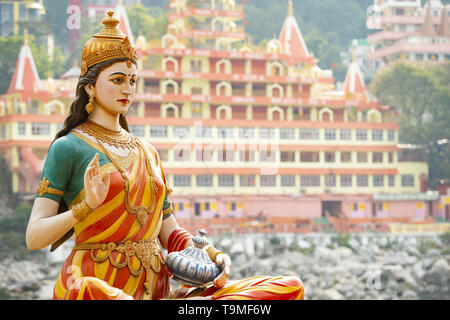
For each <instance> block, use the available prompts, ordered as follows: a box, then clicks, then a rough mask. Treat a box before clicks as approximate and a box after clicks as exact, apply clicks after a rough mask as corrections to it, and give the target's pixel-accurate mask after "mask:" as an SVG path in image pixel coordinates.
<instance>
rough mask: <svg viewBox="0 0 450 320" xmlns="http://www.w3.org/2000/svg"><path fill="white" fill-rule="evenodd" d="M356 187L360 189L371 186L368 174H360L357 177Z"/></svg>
mask: <svg viewBox="0 0 450 320" xmlns="http://www.w3.org/2000/svg"><path fill="white" fill-rule="evenodd" d="M356 185H357V186H358V187H367V186H369V177H368V176H367V175H366V174H360V175H357V176H356Z"/></svg>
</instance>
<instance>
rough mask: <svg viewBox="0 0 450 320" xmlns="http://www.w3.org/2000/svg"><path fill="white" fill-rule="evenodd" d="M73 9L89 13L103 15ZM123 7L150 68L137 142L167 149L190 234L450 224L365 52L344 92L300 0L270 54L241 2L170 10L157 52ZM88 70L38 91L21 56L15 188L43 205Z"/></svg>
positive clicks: (119, 10) (12, 122) (136, 111)
mask: <svg viewBox="0 0 450 320" xmlns="http://www.w3.org/2000/svg"><path fill="white" fill-rule="evenodd" d="M72 2H74V3H75V2H78V5H81V8H82V11H83V12H89V8H93V7H94V6H98V5H99V1H96V2H95V5H94V4H92V3H91V2H89V1H86V4H85V3H84V1H83V2H82V3H81V1H72ZM105 2H106V1H105ZM403 2H408V1H402V3H403ZM414 2H415V1H414ZM115 3H116V4H117V6H116V7H115V8H116V9H115V12H116V17H118V18H119V19H120V20H121V24H120V25H121V28H122V31H123V32H124V33H125V34H127V35H128V36H129V37H130V38H131V39H133V41H134V42H135V44H136V46H137V48H138V52H139V54H140V56H141V61H140V66H139V74H140V78H139V80H138V85H137V86H138V87H137V94H136V98H135V101H134V103H133V106H132V108H131V109H130V111H129V114H128V115H127V119H128V122H129V125H130V130H131V131H132V132H133V133H134V134H135V135H136V136H138V137H140V138H142V139H145V140H147V141H149V142H150V143H152V144H153V145H154V146H155V147H156V148H157V149H158V151H159V154H160V156H161V159H162V161H163V164H164V169H165V174H166V178H167V179H168V183H169V184H170V185H171V186H172V187H173V189H174V193H173V194H172V196H171V197H172V201H173V203H174V207H175V215H176V216H177V218H178V219H180V221H183V222H182V223H183V225H186V226H188V227H189V226H190V227H191V228H192V229H193V230H194V229H195V228H197V226H205V225H208V228H210V229H212V230H219V231H220V230H221V228H222V229H226V228H229V227H230V222H229V221H231V220H229V219H234V220H232V221H233V225H235V226H236V225H239V224H242V225H246V224H247V225H248V221H249V219H257V220H258V221H262V220H264V219H266V221H267V219H268V220H269V221H270V222H271V224H272V226H273V225H276V224H277V223H280V224H283V225H284V228H286V226H288V227H289V228H294V229H296V230H297V231H305V230H306V231H307V230H312V229H311V228H312V227H313V226H315V225H316V224H317V223H319V222H320V221H326V222H329V221H332V222H333V221H334V222H336V223H338V222H339V221H345V222H346V225H347V226H348V225H353V226H358V225H359V226H364V225H366V226H367V225H369V224H370V225H372V226H374V225H375V226H381V227H383V225H386V224H388V223H392V222H411V221H422V222H426V221H430V220H433V219H434V218H436V217H438V216H440V217H444V218H445V217H446V214H447V213H446V210H447V209H446V208H447V207H448V206H447V205H445V204H444V205H443V204H442V203H440V200H439V194H438V192H433V191H430V190H429V188H428V166H427V163H426V162H425V159H424V157H423V156H421V155H420V153H421V152H422V151H420V150H414V148H413V147H412V146H403V145H399V143H398V131H399V129H400V127H399V125H398V124H397V121H396V118H397V111H396V109H395V107H393V106H386V105H381V104H379V103H378V102H377V100H376V98H375V97H373V96H371V94H370V93H369V92H368V91H367V88H366V84H365V79H364V74H363V72H362V70H361V66H360V63H359V62H358V58H357V57H358V55H357V52H358V51H356V50H352V53H353V54H352V55H351V57H350V58H349V61H348V62H349V66H348V71H347V76H346V78H345V82H344V83H343V84H342V85H341V87H339V88H336V86H335V84H334V82H335V81H334V78H333V74H332V70H323V69H321V68H319V67H318V65H317V61H316V58H315V57H314V55H312V54H311V53H310V52H309V50H308V47H307V44H306V43H305V41H304V38H303V35H302V32H301V30H300V28H299V25H298V23H297V21H296V19H295V17H294V15H293V12H294V8H293V5H292V2H291V1H289V2H287V3H286V4H287V6H286V7H287V10H286V17H285V20H284V22H283V23H280V32H279V36H278V37H274V38H272V39H270V40H269V41H268V42H267V46H266V48H264V49H260V48H258V47H257V46H255V45H253V44H252V43H251V41H250V40H249V39H248V37H247V35H246V32H245V23H244V10H243V5H244V4H243V3H242V2H238V1H233V0H195V1H194V0H192V1H186V0H184V1H183V0H172V1H170V2H169V10H170V12H169V17H168V25H167V33H166V34H165V35H164V36H163V37H162V38H161V39H148V40H147V39H145V38H144V37H143V36H142V35H138V36H137V37H136V38H135V37H134V35H133V34H132V33H131V29H130V28H129V27H127V25H128V18H127V15H126V11H125V10H124V4H125V3H126V2H125V1H124V2H115ZM389 3H391V2H390V1H389ZM395 3H397V2H395ZM90 6H93V7H90ZM110 7H111V4H107V3H105V7H102V8H103V9H102V10H105V9H106V8H110ZM441 9H442V8H441ZM100 11H101V10H98V12H100ZM441 11H442V10H441ZM92 12H93V11H92ZM95 12H96V13H95V15H97V10H96V11H95ZM103 12H104V11H103ZM370 41H373V38H371V39H370ZM370 41H369V42H370ZM355 44H356V43H355ZM357 44H363V45H365V44H364V43H360V42H358V43H357ZM369 56H370V55H369ZM444 58H445V57H444ZM383 59H384V58H383ZM386 59H387V58H386ZM440 59H442V58H441V57H440V56H439V57H438V59H436V60H440ZM79 72H80V71H79V68H78V67H77V66H76V65H74V66H73V68H72V69H70V70H68V71H67V72H66V73H65V74H64V75H63V76H61V78H60V79H51V78H49V79H45V80H43V79H40V78H39V75H38V74H37V72H36V68H35V65H34V60H33V56H32V54H31V51H30V50H29V47H28V44H27V43H26V41H25V43H24V44H23V46H22V49H21V51H20V54H19V57H18V59H17V64H16V67H15V73H14V76H13V78H12V80H11V84H10V86H9V89H8V92H7V94H6V95H3V96H1V97H0V149H1V154H2V162H1V163H0V166H1V167H0V170H2V172H4V174H5V175H8V177H10V179H5V181H7V183H5V185H4V186H3V188H4V189H7V190H9V191H11V192H13V193H20V194H22V195H24V197H27V196H28V197H29V198H30V199H32V198H33V197H34V192H35V190H36V188H37V186H38V183H39V179H40V175H41V171H42V165H43V163H44V161H45V155H46V153H47V150H48V147H49V145H50V142H51V141H52V140H53V137H54V136H55V134H56V133H57V132H58V131H59V130H60V129H61V128H62V123H63V121H64V119H65V117H66V115H67V113H68V111H69V108H70V104H71V101H72V99H73V97H74V89H75V86H76V83H77V80H78V77H79ZM449 204H450V203H449ZM448 211H449V212H448V215H449V216H448V217H447V218H450V210H448ZM205 219H207V220H208V221H206V222H205ZM227 219H228V220H227ZM227 221H228V222H227Z"/></svg>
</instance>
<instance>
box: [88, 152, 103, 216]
mask: <svg viewBox="0 0 450 320" xmlns="http://www.w3.org/2000/svg"><path fill="white" fill-rule="evenodd" d="M108 190H109V174H107V175H105V177H104V178H103V179H102V177H101V175H100V164H99V160H98V153H96V154H95V156H94V158H93V159H92V161H91V162H90V163H89V165H88V166H87V168H86V172H85V173H84V193H85V201H86V204H87V205H88V206H89V208H91V209H95V208H97V207H98V206H99V205H101V204H102V203H103V201H105V199H106V195H107V194H108Z"/></svg>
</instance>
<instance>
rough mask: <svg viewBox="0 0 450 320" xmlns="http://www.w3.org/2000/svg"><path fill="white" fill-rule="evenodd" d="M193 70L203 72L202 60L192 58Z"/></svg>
mask: <svg viewBox="0 0 450 320" xmlns="http://www.w3.org/2000/svg"><path fill="white" fill-rule="evenodd" d="M191 72H202V62H201V61H200V60H191Z"/></svg>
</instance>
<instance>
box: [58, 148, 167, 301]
mask: <svg viewBox="0 0 450 320" xmlns="http://www.w3.org/2000/svg"><path fill="white" fill-rule="evenodd" d="M115 160H116V161H117V162H119V164H122V166H121V167H122V169H123V170H124V171H125V172H126V174H127V176H128V177H129V181H130V202H131V204H132V205H133V206H135V207H136V206H148V205H150V204H151V202H152V201H156V206H155V209H154V211H153V212H152V214H150V215H149V216H148V218H147V221H146V223H145V225H143V226H142V227H141V226H140V225H139V223H138V220H137V218H136V216H135V215H134V214H130V213H128V212H127V211H126V209H125V204H124V196H125V192H124V179H123V178H122V176H121V174H120V172H119V171H118V170H117V169H116V168H115V167H114V165H113V164H112V163H108V164H106V165H104V166H102V167H101V172H103V173H109V174H110V188H109V192H108V195H107V198H106V200H105V201H104V203H103V204H102V205H101V206H100V207H99V208H97V209H96V210H95V211H94V212H93V213H91V214H90V215H89V216H88V217H87V218H86V219H85V220H84V221H82V222H79V223H77V224H76V225H75V227H74V229H75V243H76V246H77V245H78V246H79V245H83V244H89V243H105V244H107V243H110V242H113V243H124V242H125V241H127V240H130V241H133V242H138V241H142V240H156V239H157V237H158V235H159V231H160V229H161V224H162V205H163V201H164V196H165V187H164V186H165V183H164V181H163V179H164V178H163V174H162V171H161V169H160V168H161V166H160V164H159V163H156V162H157V161H158V157H156V156H155V157H151V160H150V162H151V164H150V165H152V167H153V172H154V175H155V178H156V186H157V190H156V192H154V191H155V190H153V189H154V187H152V184H151V179H150V176H149V173H148V172H149V170H147V163H146V158H145V155H144V151H143V150H142V149H141V148H137V149H136V151H135V152H134V153H132V154H130V155H129V156H128V157H127V158H125V159H118V158H116V159H115ZM83 196H84V192H83V191H82V192H81V193H80V195H79V196H78V197H77V199H75V200H74V201H73V202H72V204H75V203H77V202H78V201H80V199H82V197H83ZM107 254H108V251H107V250H99V249H96V250H90V249H86V250H74V251H72V252H71V254H70V255H69V257H68V258H67V259H66V261H65V263H64V265H63V267H62V270H61V272H60V274H59V276H58V279H57V282H56V285H55V288H54V295H53V297H54V299H123V298H130V297H132V298H133V299H161V298H164V297H166V296H167V295H168V293H169V282H168V274H167V268H165V267H164V266H163V267H161V268H160V271H159V272H158V273H156V272H149V273H152V274H150V275H148V274H147V271H146V270H143V271H142V272H141V273H140V274H139V275H133V274H132V272H131V271H130V268H129V267H127V266H126V265H125V266H123V267H121V268H117V267H115V266H114V265H123V264H124V263H126V262H127V261H126V259H127V258H128V259H129V265H130V266H131V267H132V270H140V269H142V268H141V262H140V260H139V259H138V258H137V257H136V255H131V256H127V255H126V254H125V253H120V252H117V251H111V252H110V257H108V259H106V255H107ZM96 260H97V261H98V260H104V261H103V262H101V263H98V262H96ZM111 260H113V261H111ZM163 260H164V258H163V256H162V253H161V262H163ZM152 271H153V270H152ZM146 281H150V283H151V290H150V291H151V293H150V294H148V293H146V290H145V286H144V282H146ZM118 289H119V290H118Z"/></svg>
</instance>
